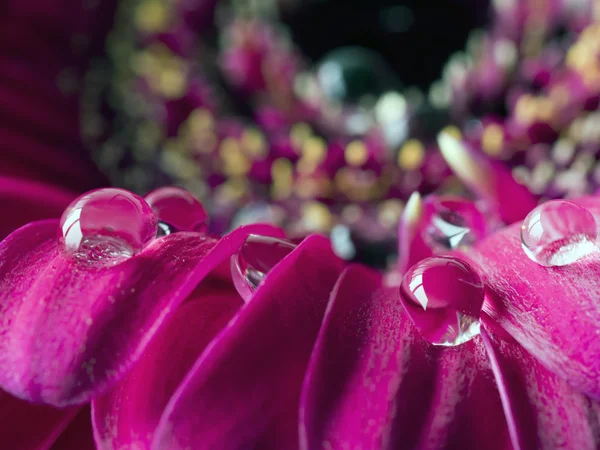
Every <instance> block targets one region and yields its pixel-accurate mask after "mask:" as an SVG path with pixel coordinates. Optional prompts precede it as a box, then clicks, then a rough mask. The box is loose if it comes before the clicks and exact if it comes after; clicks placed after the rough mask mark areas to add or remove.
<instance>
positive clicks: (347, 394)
mask: <svg viewBox="0 0 600 450" xmlns="http://www.w3.org/2000/svg"><path fill="white" fill-rule="evenodd" d="M300 430H301V442H302V448H303V449H313V448H322V447H324V446H325V445H324V443H326V448H334V449H337V448H365V449H397V448H403V449H436V450H437V449H467V448H478V449H479V448H485V449H503V450H504V449H510V438H509V435H508V430H507V425H506V421H505V419H504V415H503V410H502V406H501V402H500V397H499V394H498V391H497V389H496V386H495V383H494V380H493V377H492V373H491V369H490V366H489V363H488V361H487V357H486V355H485V351H484V349H483V347H482V345H481V340H480V339H479V338H475V339H473V340H471V341H469V342H467V343H465V344H463V345H461V346H458V347H433V346H431V345H429V344H428V343H427V342H425V341H424V340H423V339H422V338H421V337H420V336H419V335H418V333H417V331H416V330H415V328H414V327H413V325H412V324H411V322H410V320H409V319H408V318H407V317H406V316H405V314H404V313H403V312H402V310H401V306H400V302H399V294H398V290H397V289H389V288H385V287H383V286H382V284H381V277H380V275H379V274H377V273H375V272H372V271H370V270H368V269H365V268H363V267H360V266H352V267H349V268H348V269H347V270H346V272H344V274H343V275H342V276H341V277H340V280H339V281H338V284H337V286H336V288H335V291H334V297H333V299H332V302H331V303H330V306H329V308H328V310H327V313H326V316H325V320H324V323H323V327H322V329H321V332H320V334H319V337H318V340H317V344H316V346H315V350H314V353H313V357H312V360H311V363H310V366H309V370H308V373H307V377H306V381H305V384H304V389H303V393H302V402H301V417H300Z"/></svg>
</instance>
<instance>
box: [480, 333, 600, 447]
mask: <svg viewBox="0 0 600 450" xmlns="http://www.w3.org/2000/svg"><path fill="white" fill-rule="evenodd" d="M482 337H483V340H484V343H485V345H486V348H487V349H488V354H489V355H490V357H491V359H492V367H493V370H494V373H495V375H496V380H497V382H498V384H499V386H500V390H501V393H502V394H501V395H502V397H503V399H502V400H503V403H504V406H505V410H506V411H507V417H508V418H509V421H511V422H512V425H513V426H514V435H515V443H516V445H514V448H515V450H526V449H530V448H537V449H548V450H550V449H557V448H564V449H578V450H594V449H597V448H598V446H599V445H600V434H599V433H598V430H600V403H598V402H597V401H595V400H591V399H590V398H588V397H586V396H585V395H583V394H581V393H579V392H577V391H575V390H574V389H573V388H572V387H571V386H570V385H568V384H567V383H566V382H565V381H564V380H563V379H562V378H560V377H558V376H556V375H555V374H553V373H552V372H550V371H548V369H546V368H545V367H544V366H542V365H541V364H540V363H539V362H538V361H537V360H536V359H535V358H533V357H532V356H531V355H530V354H529V353H527V352H526V351H525V350H524V349H523V348H522V347H521V346H520V345H519V344H517V343H516V342H515V341H514V340H512V339H510V340H508V341H501V340H500V339H498V338H495V337H493V336H490V335H489V334H488V332H486V331H485V330H483V331H482Z"/></svg>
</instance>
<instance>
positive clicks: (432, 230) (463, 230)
mask: <svg viewBox="0 0 600 450" xmlns="http://www.w3.org/2000/svg"><path fill="white" fill-rule="evenodd" d="M426 215H427V218H428V219H427V222H428V223H427V225H426V226H425V227H424V239H425V242H427V244H428V245H429V246H430V247H431V248H432V249H434V250H436V251H439V252H443V251H447V250H453V249H456V248H460V247H470V246H472V245H473V244H475V243H476V242H477V241H478V240H480V239H481V238H483V237H484V236H485V228H486V220H485V218H484V216H483V214H482V213H481V211H479V209H478V208H477V206H476V205H475V204H474V203H473V202H471V201H469V200H465V199H460V198H453V197H440V198H436V199H434V200H433V201H432V202H430V203H429V204H428V205H427V207H426Z"/></svg>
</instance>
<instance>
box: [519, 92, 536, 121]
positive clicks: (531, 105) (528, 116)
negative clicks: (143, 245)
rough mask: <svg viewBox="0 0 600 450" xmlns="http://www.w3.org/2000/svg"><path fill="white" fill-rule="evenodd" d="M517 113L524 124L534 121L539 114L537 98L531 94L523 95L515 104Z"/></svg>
mask: <svg viewBox="0 0 600 450" xmlns="http://www.w3.org/2000/svg"><path fill="white" fill-rule="evenodd" d="M515 115H516V117H517V120H518V121H519V122H521V123H523V124H529V123H532V122H534V121H535V120H536V118H537V116H538V103H537V101H536V98H535V97H533V96H531V95H529V94H526V95H523V96H521V98H519V100H518V101H517V105H516V106H515Z"/></svg>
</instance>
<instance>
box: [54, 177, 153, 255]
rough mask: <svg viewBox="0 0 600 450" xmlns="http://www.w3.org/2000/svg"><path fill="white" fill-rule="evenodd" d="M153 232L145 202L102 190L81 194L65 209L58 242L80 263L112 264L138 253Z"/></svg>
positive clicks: (118, 191) (129, 194) (121, 191)
mask: <svg viewBox="0 0 600 450" xmlns="http://www.w3.org/2000/svg"><path fill="white" fill-rule="evenodd" d="M156 230H157V220H156V216H155V215H154V213H153V212H152V209H150V206H148V204H147V203H146V202H145V201H144V199H142V198H141V197H139V196H137V195H135V194H134V193H132V192H129V191H126V190H124V189H116V188H105V189H97V190H95V191H91V192H88V193H86V194H83V195H82V196H80V197H78V198H77V199H75V200H74V201H73V202H72V203H71V204H70V205H69V206H68V207H67V209H65V212H64V213H63V215H62V217H61V219H60V225H59V228H58V239H59V241H60V243H61V244H62V246H63V248H64V249H65V251H66V252H67V253H69V254H71V255H72V256H74V257H75V258H77V259H79V260H81V261H86V262H90V263H106V264H114V263H118V262H119V261H121V260H122V259H124V258H128V257H130V256H132V255H134V254H136V253H138V252H140V251H141V250H142V249H143V248H144V247H146V246H147V245H148V244H149V243H150V242H152V240H153V239H154V237H155V236H156Z"/></svg>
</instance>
